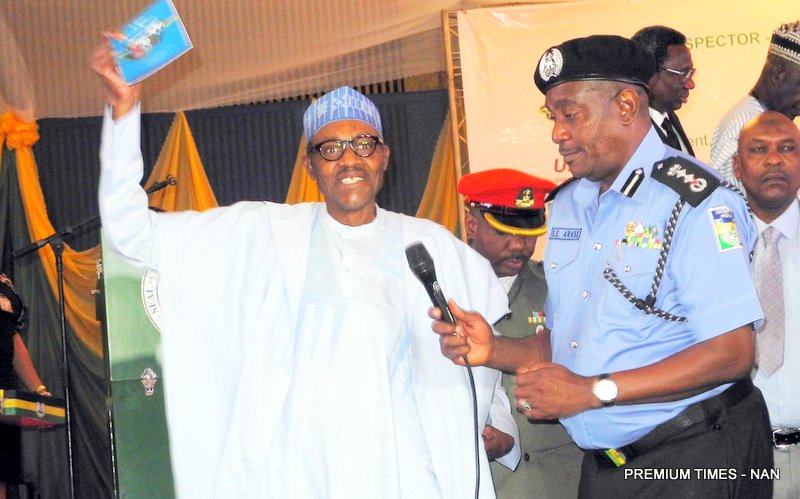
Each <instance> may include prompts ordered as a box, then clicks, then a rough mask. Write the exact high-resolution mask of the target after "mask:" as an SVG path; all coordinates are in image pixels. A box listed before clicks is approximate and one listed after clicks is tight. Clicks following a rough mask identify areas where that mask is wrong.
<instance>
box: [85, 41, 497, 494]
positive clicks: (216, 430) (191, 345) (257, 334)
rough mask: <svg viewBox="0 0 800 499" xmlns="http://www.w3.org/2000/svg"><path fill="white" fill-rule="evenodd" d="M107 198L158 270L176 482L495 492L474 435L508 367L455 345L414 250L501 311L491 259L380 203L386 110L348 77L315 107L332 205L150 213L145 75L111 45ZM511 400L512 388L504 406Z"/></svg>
mask: <svg viewBox="0 0 800 499" xmlns="http://www.w3.org/2000/svg"><path fill="white" fill-rule="evenodd" d="M93 68H94V70H95V71H96V72H97V74H98V75H99V76H100V79H101V81H102V83H103V86H104V88H105V90H106V92H107V103H108V104H109V105H108V106H106V113H105V120H104V127H103V137H102V145H101V178H100V195H99V204H100V212H101V217H102V221H103V233H104V238H105V241H106V242H107V243H108V244H109V246H110V247H111V248H113V249H114V250H115V251H117V252H119V253H120V254H122V255H123V256H125V257H127V258H128V259H131V260H133V261H137V262H139V263H141V264H142V265H145V266H147V267H150V268H152V269H155V270H157V271H158V272H159V275H160V283H159V296H160V299H161V302H162V309H163V312H162V314H163V315H162V317H163V337H162V338H163V339H162V341H163V355H164V369H165V378H167V379H169V381H168V383H167V384H166V394H165V395H166V396H165V398H166V404H167V414H168V424H169V428H170V447H171V453H172V465H173V468H174V469H173V473H174V476H175V485H176V492H177V495H178V496H179V497H186V498H192V499H194V498H206V497H237V498H243V497H247V498H277V499H283V498H293V499H294V498H332V499H336V498H341V499H350V498H353V497H370V498H371V497H380V498H426V499H427V498H452V499H461V498H464V497H473V496H475V495H476V491H475V487H476V482H477V480H476V479H475V478H476V472H475V471H476V462H477V463H478V465H479V470H480V477H481V480H480V485H479V487H480V493H479V496H480V497H481V498H493V497H494V490H493V487H492V481H491V476H490V473H489V465H488V461H487V458H486V453H485V451H484V449H483V445H482V444H481V443H480V438H479V436H480V435H479V433H480V432H481V431H482V430H483V426H484V424H485V422H486V421H487V419H488V416H489V408H490V404H491V401H492V398H493V395H494V393H495V391H496V390H497V387H498V386H499V383H498V380H499V372H498V371H495V370H492V369H488V368H476V369H474V370H473V373H474V380H475V385H476V391H477V396H476V399H477V401H476V403H477V408H476V417H477V421H475V422H474V420H473V400H472V397H471V394H470V390H469V384H468V377H467V373H466V370H465V369H463V368H460V367H458V366H454V365H453V364H452V363H450V362H449V361H448V360H447V359H444V358H443V357H442V356H441V354H440V353H439V350H438V345H437V339H436V337H435V336H434V335H432V334H430V319H429V318H428V316H427V313H426V312H427V310H428V308H429V307H430V300H429V299H428V297H427V295H426V293H425V290H424V288H423V286H422V285H420V282H419V281H418V280H417V279H416V277H415V276H414V274H413V273H412V272H411V271H410V269H409V268H408V265H407V263H406V255H405V253H404V249H405V248H406V246H407V245H409V244H410V243H412V242H415V241H420V242H422V243H423V244H424V246H425V247H427V249H428V251H429V252H430V254H431V256H432V259H433V261H434V262H435V266H436V270H437V273H438V282H439V284H440V285H441V287H442V288H443V289H444V290H445V292H446V293H447V295H448V296H453V297H456V298H457V299H458V300H459V303H465V304H467V306H469V307H470V308H474V309H476V310H479V311H481V313H482V314H484V315H485V316H486V317H487V318H489V320H492V321H496V320H498V319H500V318H501V317H502V316H504V315H505V314H507V313H508V306H507V303H508V301H507V297H506V294H505V291H504V290H503V288H502V286H501V285H500V283H499V282H498V280H497V278H496V277H495V275H494V272H493V271H492V269H491V267H490V266H489V264H488V263H487V262H486V261H485V260H484V259H483V258H482V257H480V255H478V254H477V253H476V252H474V251H473V250H472V249H470V248H469V247H468V246H467V245H465V244H463V243H462V242H461V241H460V240H458V239H457V238H455V237H454V236H453V235H452V234H450V233H449V232H448V231H447V230H445V229H444V228H443V227H441V226H439V225H436V224H434V223H432V222H430V221H425V220H420V219H415V218H412V217H408V216H404V215H400V214H397V213H392V212H388V211H385V210H382V209H381V208H380V207H378V206H377V205H376V202H375V196H376V194H377V193H378V191H379V190H380V188H381V186H382V184H383V178H384V172H385V171H386V168H387V166H388V164H389V147H388V146H387V145H386V144H385V142H384V139H383V130H382V126H381V121H380V115H379V113H378V111H377V109H376V107H375V106H374V104H373V103H372V102H371V101H369V99H367V98H366V97H364V96H363V95H361V94H359V93H358V92H356V91H354V90H352V89H350V88H347V87H342V88H338V89H336V90H333V91H331V92H329V93H328V94H326V95H324V96H323V97H321V98H320V99H318V100H317V101H316V102H315V103H313V104H312V105H311V106H310V107H309V108H308V110H307V111H306V113H305V116H304V120H303V123H304V127H305V133H306V136H307V138H308V144H309V148H308V151H307V155H306V158H305V166H306V168H307V170H308V173H309V174H310V175H311V177H312V178H313V179H314V180H315V181H316V182H317V183H318V185H319V188H320V190H321V191H322V193H323V194H324V196H325V200H326V201H325V203H305V204H299V205H294V206H289V205H284V204H276V203H268V202H242V203H237V204H235V205H232V206H228V207H223V208H218V209H214V210H209V211H206V212H203V213H197V212H182V213H154V212H151V211H149V210H148V209H147V196H146V194H145V192H144V191H143V190H142V188H141V187H140V186H139V181H140V179H141V177H142V155H141V151H140V147H139V134H140V112H141V111H140V104H139V89H138V88H137V87H135V86H133V87H132V86H129V85H127V84H126V83H125V82H124V81H123V80H122V79H121V78H120V76H119V74H118V72H117V70H116V68H115V67H114V64H113V54H112V52H111V50H110V47H108V46H107V44H103V45H101V47H99V48H98V49H97V51H96V52H95V55H94V59H93ZM506 403H507V402H506Z"/></svg>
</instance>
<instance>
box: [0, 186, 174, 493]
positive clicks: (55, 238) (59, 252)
mask: <svg viewBox="0 0 800 499" xmlns="http://www.w3.org/2000/svg"><path fill="white" fill-rule="evenodd" d="M177 183H178V182H177V180H176V179H175V177H174V176H172V175H169V176H168V177H167V180H165V181H163V182H154V183H153V185H152V186H150V187H149V188H148V189H147V190H145V193H147V194H152V193H153V192H156V191H159V190H161V189H163V188H165V187H167V186H169V185H176V184H177ZM99 220H100V215H95V216H93V217H91V218H88V219H86V220H84V221H82V222H79V223H78V224H77V225H74V226H72V227H67V228H66V229H64V230H62V231H61V232H57V233H55V234H52V235H50V236H47V237H45V238H44V239H40V240H38V241H34V242H33V243H31V244H30V245H28V246H25V247H24V248H21V249H19V250H17V251H14V252H13V254H12V255H13V257H14V259H17V258H22V257H23V256H25V255H28V254H30V253H33V252H34V251H36V250H38V249H39V248H41V247H42V246H44V245H45V244H49V245H50V246H51V247H52V248H53V254H54V255H55V259H56V276H57V281H58V301H59V315H60V324H59V326H60V329H61V378H62V383H63V384H64V406H65V412H66V414H65V418H64V424H65V426H66V429H67V464H68V466H69V499H75V472H74V468H73V458H72V418H71V417H70V407H71V396H70V389H69V387H70V378H69V364H68V355H67V321H66V318H67V314H66V304H65V300H64V259H63V254H64V239H63V238H65V237H67V236H69V235H70V234H72V233H74V232H76V231H78V230H80V229H82V228H83V227H86V226H89V225H91V224H92V223H94V222H98V221H99ZM112 441H113V435H112ZM112 459H113V449H112Z"/></svg>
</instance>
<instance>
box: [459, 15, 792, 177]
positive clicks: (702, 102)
mask: <svg viewBox="0 0 800 499" xmlns="http://www.w3.org/2000/svg"><path fill="white" fill-rule="evenodd" d="M457 17H458V36H459V43H460V49H461V54H460V56H461V65H462V70H463V87H464V103H465V109H466V120H467V141H468V154H469V165H470V171H473V172H475V171H480V170H485V169H489V168H499V167H508V168H517V169H520V170H524V171H527V172H528V173H531V174H533V175H537V176H542V177H545V178H549V179H551V180H553V181H555V182H556V183H560V182H562V181H564V180H565V179H567V178H569V177H570V176H571V175H570V172H569V169H568V168H567V167H566V166H565V165H564V163H563V161H562V159H561V156H560V155H559V154H558V149H557V146H556V145H555V144H553V143H552V141H551V140H550V132H551V130H552V124H551V122H550V121H549V120H548V119H547V115H546V113H545V111H544V96H543V95H542V94H541V93H540V92H539V91H538V90H537V88H536V86H535V85H534V83H533V74H534V70H535V65H536V63H537V61H538V60H539V56H540V55H541V54H542V53H543V52H544V51H545V50H546V49H547V48H549V47H551V46H553V45H557V44H559V43H561V42H563V41H565V40H568V39H571V38H576V37H581V36H589V35H595V34H616V35H622V36H626V37H630V36H631V35H633V34H634V33H635V32H636V31H638V30H639V29H641V28H643V27H645V26H651V25H657V24H659V25H665V26H669V27H672V28H675V29H677V30H678V31H680V32H682V33H683V34H684V35H686V37H687V39H688V46H689V48H690V49H691V52H692V59H693V61H694V66H695V67H696V68H697V74H696V76H695V77H694V81H695V83H696V84H697V87H696V88H695V89H694V90H693V91H692V92H691V93H690V95H689V102H688V104H686V105H684V106H683V107H682V108H681V109H679V110H678V111H677V114H678V116H679V117H680V119H681V123H682V124H683V126H684V128H685V129H686V133H687V135H688V137H689V139H690V141H691V143H692V146H693V147H694V150H695V153H696V154H697V157H698V158H699V159H700V160H702V161H708V158H709V156H710V148H711V138H712V136H713V134H714V128H715V127H716V124H717V122H718V121H719V119H720V118H721V117H722V116H723V115H724V114H725V112H726V111H727V110H728V109H729V108H730V107H731V106H733V105H734V104H735V103H736V102H738V101H739V100H741V99H742V98H743V97H744V96H745V95H746V94H747V92H748V91H749V90H750V89H751V88H752V86H753V85H754V84H755V82H756V80H757V79H758V76H759V74H760V73H761V68H762V66H763V64H764V60H765V59H766V56H767V48H768V46H769V41H770V37H771V35H772V30H774V29H775V28H776V27H778V26H779V25H781V24H783V23H786V22H792V21H795V20H797V19H798V18H800V6H798V4H797V1H796V0H773V1H770V2H766V3H765V2H755V1H738V2H730V1H723V0H706V1H704V2H696V1H693V0H673V1H670V2H663V1H658V0H607V1H588V2H583V1H580V2H565V3H558V4H551V5H536V4H532V5H517V6H508V7H488V8H480V9H472V10H464V11H460V12H458V14H457Z"/></svg>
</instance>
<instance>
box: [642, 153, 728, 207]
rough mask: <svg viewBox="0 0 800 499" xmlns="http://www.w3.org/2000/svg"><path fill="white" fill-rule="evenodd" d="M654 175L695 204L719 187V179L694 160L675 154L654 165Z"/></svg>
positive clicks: (687, 200)
mask: <svg viewBox="0 0 800 499" xmlns="http://www.w3.org/2000/svg"><path fill="white" fill-rule="evenodd" d="M652 177H653V178H654V179H655V180H658V181H659V182H661V183H662V184H664V185H666V186H667V187H669V188H670V189H672V190H674V191H675V192H677V193H678V195H679V196H680V197H681V198H683V199H684V200H686V202H687V203H689V204H690V205H692V206H694V207H695V208H696V207H697V205H699V204H700V203H702V202H703V200H704V199H705V198H707V197H708V196H710V195H711V193H712V192H714V189H716V188H717V187H719V183H720V181H719V179H718V178H717V177H715V176H714V175H713V174H712V173H711V172H709V171H708V170H706V169H705V168H703V167H702V166H700V165H699V164H697V163H695V162H694V161H692V160H690V159H687V158H682V157H680V156H673V157H671V158H667V159H664V160H662V161H659V162H657V163H656V164H654V165H653V173H652Z"/></svg>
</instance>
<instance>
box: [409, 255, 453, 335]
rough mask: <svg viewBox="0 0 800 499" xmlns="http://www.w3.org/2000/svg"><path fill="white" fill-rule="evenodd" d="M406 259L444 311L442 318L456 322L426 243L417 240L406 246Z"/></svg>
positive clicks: (432, 299) (435, 304)
mask: <svg viewBox="0 0 800 499" xmlns="http://www.w3.org/2000/svg"><path fill="white" fill-rule="evenodd" d="M406 259H407V260H408V266H409V268H410V269H411V272H413V273H414V275H415V276H417V279H419V281H420V282H421V283H422V286H423V287H424V288H425V291H427V292H428V296H429V297H430V298H431V301H432V302H433V305H434V306H435V307H438V308H439V309H440V310H441V311H442V320H443V321H445V322H449V323H450V324H455V323H456V321H455V319H453V314H452V313H451V312H450V307H448V306H447V300H446V299H445V297H444V294H443V293H442V287H441V286H439V281H437V280H436V269H435V268H434V266H433V258H431V254H430V253H428V250H427V249H426V248H425V245H423V244H422V243H421V242H419V241H416V242H413V243H411V244H409V245H408V246H406Z"/></svg>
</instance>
